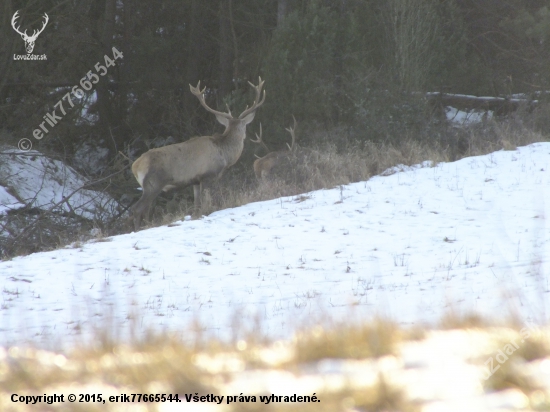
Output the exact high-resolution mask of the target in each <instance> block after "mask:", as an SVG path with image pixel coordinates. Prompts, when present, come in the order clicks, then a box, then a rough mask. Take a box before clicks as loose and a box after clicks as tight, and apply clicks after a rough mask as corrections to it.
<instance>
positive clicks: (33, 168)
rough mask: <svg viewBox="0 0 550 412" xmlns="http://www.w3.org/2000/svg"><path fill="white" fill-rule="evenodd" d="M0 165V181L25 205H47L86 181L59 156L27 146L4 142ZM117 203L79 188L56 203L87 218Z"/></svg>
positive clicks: (108, 213)
mask: <svg viewBox="0 0 550 412" xmlns="http://www.w3.org/2000/svg"><path fill="white" fill-rule="evenodd" d="M2 152H4V153H12V154H10V155H6V154H4V155H2V156H3V157H2V164H1V165H0V183H1V184H2V185H4V186H9V187H11V188H12V189H13V192H12V193H13V195H14V196H16V197H17V200H18V201H19V202H20V203H22V204H24V205H26V206H28V207H33V208H39V209H49V208H51V207H52V206H53V205H55V204H56V203H58V202H61V201H62V200H63V199H64V198H65V197H67V196H70V195H71V194H72V193H73V192H74V191H75V190H77V189H78V188H80V187H82V186H83V185H84V184H86V182H87V181H86V179H84V177H82V176H81V175H80V174H78V173H77V172H76V171H75V170H74V169H73V168H71V167H69V166H67V165H65V164H64V163H63V162H61V161H59V160H54V159H50V158H48V157H46V156H44V155H43V154H42V153H40V152H38V151H36V150H31V151H29V152H21V151H19V150H18V149H14V148H11V147H7V146H4V147H2ZM117 206H118V205H117V203H116V202H115V201H114V200H113V199H112V198H111V197H110V196H108V195H107V194H104V193H99V192H96V191H93V190H87V189H82V190H80V191H79V192H78V193H76V194H74V195H73V196H72V197H70V198H69V199H68V200H67V201H66V202H64V203H62V204H61V205H60V206H59V209H60V210H63V211H65V212H72V211H74V213H76V214H77V215H79V216H82V217H84V218H87V219H100V220H101V219H103V218H105V217H107V216H111V215H112V213H114V212H115V211H116V209H117Z"/></svg>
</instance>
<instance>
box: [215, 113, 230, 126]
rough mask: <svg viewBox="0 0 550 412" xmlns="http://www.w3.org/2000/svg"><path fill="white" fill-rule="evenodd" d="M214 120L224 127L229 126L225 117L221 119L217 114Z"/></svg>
mask: <svg viewBox="0 0 550 412" xmlns="http://www.w3.org/2000/svg"><path fill="white" fill-rule="evenodd" d="M216 119H218V122H220V123H221V124H222V125H224V126H225V127H227V126H229V119H228V118H227V117H223V116H222V115H219V114H217V115H216Z"/></svg>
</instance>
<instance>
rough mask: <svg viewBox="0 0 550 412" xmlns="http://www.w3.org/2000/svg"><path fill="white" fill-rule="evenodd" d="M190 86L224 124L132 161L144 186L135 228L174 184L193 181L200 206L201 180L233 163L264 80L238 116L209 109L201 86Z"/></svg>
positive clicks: (136, 205) (216, 175) (258, 101)
mask: <svg viewBox="0 0 550 412" xmlns="http://www.w3.org/2000/svg"><path fill="white" fill-rule="evenodd" d="M199 87H200V83H199V86H197V87H196V88H194V87H191V91H192V92H193V94H195V95H196V96H197V97H198V98H199V101H200V102H201V104H202V105H203V106H204V107H205V108H206V109H207V110H208V111H210V112H212V113H214V114H215V115H216V119H217V120H218V122H220V123H221V124H222V125H224V126H225V131H224V132H223V133H222V134H218V133H217V134H214V135H212V136H200V137H194V138H192V139H189V140H187V141H185V142H183V143H176V144H172V145H168V146H164V147H160V148H157V149H151V150H149V151H148V152H146V153H144V154H143V155H141V157H139V158H138V159H137V160H136V161H135V162H134V163H133V164H132V172H133V174H134V176H135V178H136V180H137V181H138V183H139V185H140V186H141V187H142V188H143V195H142V196H141V198H140V199H139V200H138V201H137V203H136V204H135V205H134V207H133V209H132V213H133V216H134V226H135V230H136V231H137V230H138V229H139V227H140V224H141V220H142V218H143V216H145V215H148V214H149V210H150V208H151V205H152V204H153V201H154V200H155V198H156V197H157V196H158V195H159V194H160V192H162V191H164V192H166V191H168V190H170V189H173V188H175V187H185V186H190V185H193V194H194V200H195V209H197V210H198V208H199V207H200V198H201V192H202V186H203V183H204V182H205V181H206V180H208V179H211V178H219V177H221V176H222V174H223V172H224V171H225V170H226V169H227V168H229V167H231V166H233V165H234V164H235V163H236V162H237V160H239V157H240V156H241V153H242V151H243V148H244V140H245V138H246V126H247V125H248V124H249V123H250V122H252V120H253V119H254V114H255V110H256V109H257V108H258V107H260V105H261V104H263V102H264V100H265V91H264V96H263V99H262V100H261V101H260V100H259V97H260V95H261V90H262V87H263V82H262V81H261V79H260V83H259V84H258V86H254V87H255V89H256V99H255V101H254V104H253V105H252V107H250V108H247V109H246V110H245V111H244V112H243V113H241V115H240V116H239V117H238V118H233V117H232V116H231V112H227V113H223V112H217V111H215V110H212V109H210V108H209V107H208V106H207V105H206V103H205V102H204V89H203V90H202V91H200V90H199Z"/></svg>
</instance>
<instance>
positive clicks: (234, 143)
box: [218, 129, 246, 165]
mask: <svg viewBox="0 0 550 412" xmlns="http://www.w3.org/2000/svg"><path fill="white" fill-rule="evenodd" d="M245 137H246V131H245V130H242V131H241V130H231V129H229V130H226V131H225V132H224V133H223V134H222V135H221V136H220V138H219V140H218V146H219V148H220V151H221V153H222V155H223V157H224V158H225V160H226V161H227V164H229V165H232V164H234V163H235V162H236V161H237V160H238V159H239V157H240V156H241V153H242V152H243V148H244V139H245Z"/></svg>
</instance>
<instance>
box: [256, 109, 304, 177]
mask: <svg viewBox="0 0 550 412" xmlns="http://www.w3.org/2000/svg"><path fill="white" fill-rule="evenodd" d="M292 118H293V119H294V126H293V127H288V128H287V129H285V130H286V131H288V132H289V133H290V136H291V137H292V143H291V144H290V145H289V144H288V143H287V144H286V146H287V147H288V149H283V150H277V151H275V152H270V153H268V154H266V155H265V156H264V157H260V158H258V159H256V160H255V161H254V173H255V174H256V178H258V180H262V181H266V180H267V178H268V177H269V175H270V174H271V171H272V170H273V169H274V168H275V167H277V166H278V165H279V164H281V163H282V162H283V161H284V160H286V159H288V158H289V157H290V156H291V155H292V154H293V153H294V151H295V149H296V147H295V142H296V136H295V135H294V131H295V130H296V118H295V117H294V116H292ZM250 141H251V142H253V143H258V144H261V145H262V146H263V147H264V148H265V149H266V150H267V151H269V149H268V148H267V146H266V144H265V143H264V141H263V140H262V125H261V124H260V135H258V133H256V140H252V139H251V140H250Z"/></svg>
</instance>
